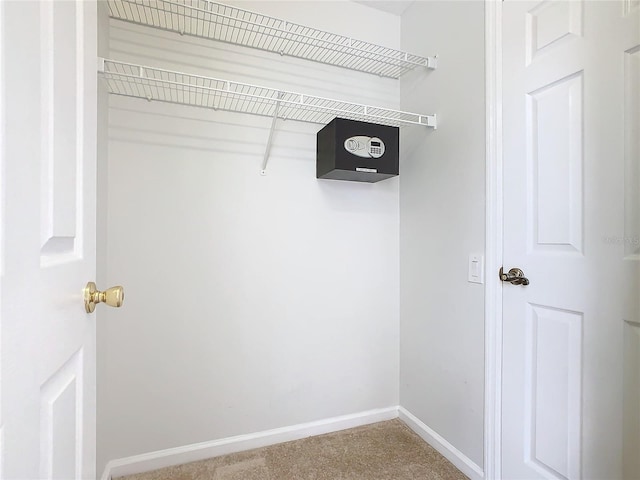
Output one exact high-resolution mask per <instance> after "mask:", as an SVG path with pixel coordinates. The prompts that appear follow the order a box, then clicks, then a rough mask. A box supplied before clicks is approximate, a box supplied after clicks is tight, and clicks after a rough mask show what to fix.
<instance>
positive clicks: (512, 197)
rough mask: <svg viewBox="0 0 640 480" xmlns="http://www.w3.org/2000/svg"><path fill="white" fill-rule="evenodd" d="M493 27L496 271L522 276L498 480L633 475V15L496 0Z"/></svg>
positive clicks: (507, 323) (507, 291) (512, 315)
mask: <svg viewBox="0 0 640 480" xmlns="http://www.w3.org/2000/svg"><path fill="white" fill-rule="evenodd" d="M502 29H503V71H504V76H503V124H504V127H503V138H504V140H503V152H504V199H505V204H504V259H503V261H504V267H505V268H506V269H507V270H508V269H509V268H511V267H519V268H521V269H522V270H523V271H524V274H525V276H527V277H528V278H529V280H530V284H529V285H528V286H516V285H510V284H504V289H503V299H504V304H503V312H504V318H503V328H504V330H503V354H504V358H503V399H502V400H503V418H502V425H503V445H502V454H503V465H502V468H503V472H502V473H503V478H505V479H517V478H523V479H525V478H526V479H532V478H553V479H578V478H594V479H595V478H607V479H621V478H625V479H627V478H640V470H638V462H637V461H636V458H635V457H637V452H638V451H640V443H639V440H640V433H639V432H640V428H639V426H638V425H639V423H638V422H639V421H640V420H639V419H638V414H637V409H638V395H637V391H638V388H639V387H640V385H639V383H640V380H639V378H638V375H637V373H638V371H639V370H640V367H639V366H638V363H637V362H638V361H639V360H640V352H639V351H638V349H639V348H640V345H639V342H638V341H637V337H636V333H637V330H636V329H635V325H637V324H638V321H639V319H638V311H639V308H638V306H639V302H640V300H639V299H638V297H639V296H638V293H637V292H638V287H639V286H640V284H639V278H640V269H639V267H638V263H639V262H638V260H639V258H640V257H639V256H638V254H637V252H638V250H637V245H635V242H636V241H637V242H640V237H639V235H640V229H639V227H638V225H639V223H640V220H639V219H640V214H639V212H640V207H639V206H638V205H639V203H638V202H639V200H640V196H639V194H638V187H639V186H640V183H639V179H638V176H639V174H638V169H639V167H638V165H639V164H638V153H639V152H640V149H639V148H638V138H639V133H640V132H638V117H639V116H640V109H639V103H638V97H637V95H638V94H637V89H638V85H640V76H639V74H638V69H637V59H638V57H637V56H636V54H637V51H638V50H636V49H637V47H638V44H639V43H640V9H638V8H637V6H636V5H635V3H633V2H625V1H603V2H597V1H590V0H586V1H562V0H560V1H544V2H540V1H531V2H521V1H510V0H507V1H505V2H504V3H503V24H502ZM625 85H626V86H625ZM623 376H624V378H623ZM623 392H624V394H623ZM623 425H624V427H623ZM623 449H624V451H625V452H635V455H631V454H629V453H627V454H626V455H625V459H623V458H622V456H621V455H620V452H622V451H623ZM634 462H635V463H634Z"/></svg>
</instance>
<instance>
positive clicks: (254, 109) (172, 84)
mask: <svg viewBox="0 0 640 480" xmlns="http://www.w3.org/2000/svg"><path fill="white" fill-rule="evenodd" d="M99 65H100V73H101V75H102V77H103V78H104V79H105V81H106V83H107V86H108V89H109V92H110V93H113V94H116V95H125V96H129V97H138V98H145V99H147V100H157V101H163V102H169V103H177V104H183V105H192V106H199V107H206V108H213V109H216V110H217V109H222V110H231V111H238V112H243V113H250V114H256V115H266V116H273V115H275V114H274V109H275V108H276V106H277V110H278V113H277V116H278V118H282V119H285V120H298V121H305V122H311V123H328V122H329V121H331V120H332V119H333V118H335V117H336V116H339V117H343V118H351V119H354V120H361V121H369V122H374V123H381V124H384V125H391V126H404V125H423V126H427V127H433V128H436V126H437V125H436V116H435V115H425V114H419V113H412V112H405V111H400V110H392V109H388V108H384V107H376V106H371V105H363V104H357V103H351V102H346V101H342V100H333V99H329V98H324V97H317V96H314V95H305V94H300V93H295V92H287V91H283V90H277V89H273V88H269V87H261V86H257V85H251V84H247V83H240V82H233V81H230V80H222V79H217V78H212V77H205V76H201V75H193V74H187V73H182V72H175V71H171V70H164V69H160V68H154V67H148V66H142V65H136V64H131V63H125V62H118V61H114V60H107V59H100V62H99Z"/></svg>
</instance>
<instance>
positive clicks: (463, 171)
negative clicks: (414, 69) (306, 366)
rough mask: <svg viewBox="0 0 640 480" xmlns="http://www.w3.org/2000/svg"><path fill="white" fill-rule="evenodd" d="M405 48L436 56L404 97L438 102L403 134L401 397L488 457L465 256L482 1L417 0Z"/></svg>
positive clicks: (479, 232)
mask: <svg viewBox="0 0 640 480" xmlns="http://www.w3.org/2000/svg"><path fill="white" fill-rule="evenodd" d="M402 48H403V49H404V50H407V51H411V52H415V53H416V54H423V55H424V54H433V53H437V54H439V67H438V69H437V70H436V71H434V72H431V73H429V74H428V75H424V74H422V75H420V74H415V75H414V74H412V75H409V76H407V77H405V78H403V80H402V83H401V106H402V108H403V109H414V110H418V111H427V112H429V111H435V112H436V113H437V114H438V130H437V131H435V132H431V133H429V134H428V135H424V134H422V133H420V132H419V131H416V130H415V129H407V130H405V131H404V134H403V136H402V138H401V141H402V144H403V145H404V155H403V156H402V160H401V167H400V168H401V172H402V174H401V176H400V270H401V276H400V318H401V320H400V321H401V327H400V331H401V335H400V336H401V340H400V404H401V405H402V406H403V407H404V408H406V409H407V410H408V411H409V412H411V413H412V414H414V415H415V416H417V417H418V418H419V419H420V420H421V421H422V422H423V423H425V424H426V425H427V426H428V427H429V428H431V429H432V430H434V431H435V432H436V433H438V434H439V435H440V436H442V437H443V438H444V439H445V440H446V441H447V442H449V443H450V444H451V445H453V446H454V447H455V448H457V449H458V450H460V451H461V452H462V453H463V454H464V455H466V456H467V457H468V458H469V459H470V460H471V461H472V462H474V463H475V464H476V465H478V466H479V467H480V468H482V465H483V395H484V393H483V381H484V344H483V343H484V342H483V337H484V328H483V327H484V318H483V309H484V300H483V295H484V289H483V286H482V285H478V284H471V283H468V282H467V262H468V255H469V253H476V252H478V253H482V252H483V251H484V201H485V189H484V178H485V175H484V169H485V158H484V152H485V143H484V138H485V137H484V133H485V125H484V124H485V122H484V119H485V91H484V75H485V73H484V6H483V2H480V1H455V2H444V1H419V2H415V3H414V4H413V5H412V6H411V7H410V8H409V9H408V10H407V11H406V12H405V13H404V14H403V16H402ZM489 274H491V275H493V274H494V272H489Z"/></svg>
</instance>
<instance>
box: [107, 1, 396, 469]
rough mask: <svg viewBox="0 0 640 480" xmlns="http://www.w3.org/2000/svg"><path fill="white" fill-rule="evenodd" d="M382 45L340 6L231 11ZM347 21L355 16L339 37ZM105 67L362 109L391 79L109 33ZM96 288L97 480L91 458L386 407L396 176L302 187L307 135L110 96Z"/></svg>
mask: <svg viewBox="0 0 640 480" xmlns="http://www.w3.org/2000/svg"><path fill="white" fill-rule="evenodd" d="M242 5H243V6H244V7H246V8H253V9H254V10H259V11H261V12H264V13H267V14H269V13H271V14H276V15H280V16H282V17H286V18H288V19H289V20H292V21H297V22H301V23H307V24H312V25H314V26H316V27H319V28H326V29H330V30H332V31H335V32H336V33H342V34H349V35H353V36H355V37H360V38H362V39H364V40H370V41H376V42H379V43H383V44H388V45H390V46H395V47H399V41H400V30H399V27H400V20H399V18H398V17H394V16H392V15H389V14H385V13H382V12H376V11H374V10H371V9H369V8H367V7H364V6H362V5H358V4H355V3H352V2H322V5H311V4H310V2H304V4H303V2H299V3H295V2H282V3H279V2H257V3H252V4H250V3H243V4H242ZM347 18H359V19H362V20H363V21H362V22H358V23H356V24H353V23H352V22H350V21H347V20H346V19H347ZM110 26H111V28H110V30H111V33H110V48H111V56H112V57H113V58H116V59H120V60H124V61H133V62H140V63H143V64H151V65H156V66H161V67H166V68H173V69H178V70H185V71H189V72H194V73H200V74H205V75H211V76H218V77H222V78H229V79H231V80H237V81H245V82H249V83H255V84H263V85H268V86H274V87H280V88H284V89H289V90H293V91H300V92H303V93H306V92H308V93H312V94H319V95H323V96H328V97H333V98H344V99H345V100H351V101H356V102H362V103H372V104H379V105H383V106H388V107H392V108H394V107H395V108H397V107H398V106H399V83H398V82H397V81H394V80H389V79H382V78H378V77H375V76H370V75H366V74H363V73H357V72H351V71H347V70H343V69H339V68H336V67H328V66H325V65H320V64H316V63H313V62H304V61H300V60H297V59H291V58H286V57H280V56H278V55H273V54H268V53H264V52H259V51H254V50H247V49H242V48H238V47H234V46H229V45H225V44H217V43H210V42H205V41H200V40H196V39H192V38H187V37H180V36H179V35H175V34H171V33H167V32H160V31H154V30H150V29H145V28H141V27H137V26H133V25H129V24H123V23H120V22H117V21H112V22H111V25H110ZM109 102H110V108H109V144H108V147H109V161H108V173H107V176H108V178H107V181H106V185H107V197H108V199H107V208H106V211H107V216H108V217H107V223H106V225H107V245H106V248H107V258H106V279H107V283H108V284H121V285H124V287H125V291H126V300H125V304H124V306H123V308H122V309H120V310H109V311H108V312H106V313H105V315H104V317H103V318H102V319H101V322H103V323H102V325H101V328H100V339H99V345H100V351H99V357H100V358H99V372H98V375H99V379H98V382H99V386H100V388H99V424H98V442H99V443H98V452H99V460H98V469H99V470H98V471H99V472H100V471H101V470H102V468H103V467H104V464H105V463H106V461H108V460H111V459H116V458H122V457H126V456H130V455H135V454H139V453H143V452H150V451H156V450H160V449H165V448H170V447H175V446H181V445H187V444H191V443H195V442H202V441H207V440H214V439H219V438H225V437H229V436H233V435H238V434H244V433H251V432H257V431H262V430H266V429H271V428H276V427H282V426H286V425H292V424H297V423H302V422H307V421H313V420H317V419H323V418H328V417H333V416H338V415H343V414H349V413H354V412H360V411H364V410H368V409H373V408H379V407H388V406H394V405H397V404H398V374H399V352H398V345H399V304H398V301H399V300H398V299H399V292H398V288H399V253H398V252H399V246H398V224H399V211H398V202H399V194H398V184H399V182H398V179H397V178H395V179H390V180H386V181H384V182H381V183H378V184H358V183H352V182H339V181H318V180H316V178H315V134H316V132H317V130H319V128H321V126H318V125H313V124H304V123H297V122H280V124H279V127H278V129H277V131H276V134H275V138H274V148H273V151H272V155H271V159H270V162H269V166H268V168H267V176H265V177H262V176H260V174H259V171H260V165H261V162H262V155H263V153H264V148H265V144H266V139H267V136H268V129H269V126H270V119H268V118H262V117H255V116H248V115H243V114H238V113H227V112H214V111H209V110H202V109H197V108H189V107H182V106H178V105H168V104H161V103H155V102H152V103H148V102H146V101H143V100H138V99H128V98H122V97H113V96H112V97H110V100H109Z"/></svg>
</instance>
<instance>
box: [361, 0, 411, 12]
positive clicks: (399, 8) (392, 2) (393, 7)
mask: <svg viewBox="0 0 640 480" xmlns="http://www.w3.org/2000/svg"><path fill="white" fill-rule="evenodd" d="M354 1H355V2H356V3H361V4H362V5H366V6H368V7H372V8H376V9H378V10H382V11H383V12H387V13H392V14H394V15H402V13H403V12H404V11H405V10H406V9H407V7H408V6H409V5H411V4H412V3H413V2H414V1H415V0H354Z"/></svg>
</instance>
